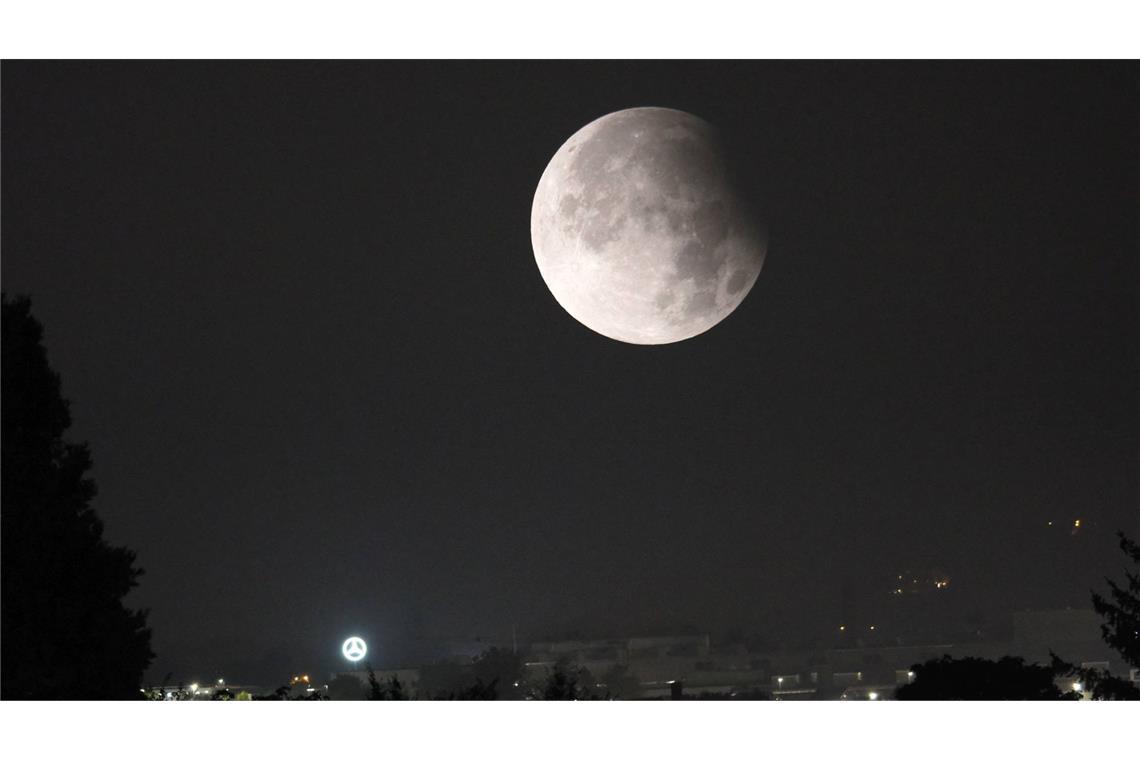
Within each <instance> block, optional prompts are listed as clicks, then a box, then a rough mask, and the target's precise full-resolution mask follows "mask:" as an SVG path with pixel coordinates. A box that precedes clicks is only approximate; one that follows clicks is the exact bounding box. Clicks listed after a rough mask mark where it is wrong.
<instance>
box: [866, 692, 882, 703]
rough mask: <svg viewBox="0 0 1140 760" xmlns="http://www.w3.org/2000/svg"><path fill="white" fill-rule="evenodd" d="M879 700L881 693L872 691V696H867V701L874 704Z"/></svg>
mask: <svg viewBox="0 0 1140 760" xmlns="http://www.w3.org/2000/svg"><path fill="white" fill-rule="evenodd" d="M878 698H879V692H877V691H872V692H871V693H870V694H868V695H867V699H869V700H871V701H872V702H874V701H875V700H876V699H878Z"/></svg>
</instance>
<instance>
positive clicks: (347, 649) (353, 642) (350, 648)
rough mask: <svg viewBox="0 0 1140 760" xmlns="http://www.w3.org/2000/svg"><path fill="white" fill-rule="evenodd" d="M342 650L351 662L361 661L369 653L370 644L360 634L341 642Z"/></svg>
mask: <svg viewBox="0 0 1140 760" xmlns="http://www.w3.org/2000/svg"><path fill="white" fill-rule="evenodd" d="M340 652H341V654H343V655H344V658H345V659H346V660H348V661H349V662H360V661H361V660H363V659H364V655H365V654H367V653H368V645H367V644H365V643H364V639H362V638H360V637H359V636H350V637H348V638H347V639H345V640H344V643H343V644H341V646H340Z"/></svg>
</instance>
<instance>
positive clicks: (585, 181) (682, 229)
mask: <svg viewBox="0 0 1140 760" xmlns="http://www.w3.org/2000/svg"><path fill="white" fill-rule="evenodd" d="M530 236H531V243H532V244H533V246H534V258H535V260H536V261H537V262H538V269H539V271H540V272H541V273H542V278H543V279H544V280H545V281H546V285H547V287H549V288H550V292H551V293H552V294H554V298H555V299H556V300H557V301H558V303H559V304H561V305H562V308H564V309H566V311H568V312H569V313H570V315H571V316H572V317H574V318H575V319H577V320H578V321H579V322H581V323H582V324H584V325H585V326H586V327H589V328H590V329H591V330H594V331H595V332H599V333H601V334H602V335H605V336H608V337H610V338H613V339H615V340H620V341H624V342H626V343H641V344H657V343H674V342H676V341H679V340H685V339H686V338H691V337H693V336H694V335H699V334H700V333H702V332H704V331H705V330H708V329H709V328H710V327H712V326H713V325H715V324H716V323H718V322H720V321H721V320H722V319H724V318H725V317H727V316H728V315H729V314H731V313H732V311H733V309H735V308H736V307H737V306H739V305H740V302H741V301H743V300H744V297H745V296H746V295H748V291H749V290H751V289H752V286H753V284H755V282H756V278H757V277H758V276H759V274H760V267H761V266H763V264H764V255H765V248H766V241H765V238H764V234H763V232H762V230H761V228H760V226H759V224H758V222H757V221H756V220H755V219H752V218H751V217H750V216H749V215H748V213H747V212H746V211H745V210H744V204H743V203H741V201H740V199H739V197H738V196H737V195H736V193H735V192H734V191H733V188H732V186H731V184H730V182H729V179H728V174H727V171H726V165H725V157H724V156H723V154H722V151H721V147H720V142H719V140H718V138H717V135H716V130H715V129H714V128H713V127H712V126H711V125H710V124H708V123H707V122H705V121H703V120H702V119H699V118H697V117H696V116H693V115H692V114H689V113H685V112H684V111H675V110H673V109H669V108H630V109H627V110H625V111H617V112H616V113H611V114H609V115H608V116H603V117H602V118H600V119H597V120H596V121H593V122H590V123H589V124H587V125H586V126H584V127H582V129H580V130H578V131H577V132H576V133H575V134H574V135H573V136H572V137H571V138H570V139H569V140H567V141H566V143H565V144H564V145H563V146H562V147H561V148H559V149H558V152H557V153H555V154H554V158H552V159H551V160H550V163H549V164H548V165H547V167H546V171H544V172H543V173H542V179H540V180H539V182H538V189H537V190H536V191H535V194H534V205H533V207H532V208H531V217H530Z"/></svg>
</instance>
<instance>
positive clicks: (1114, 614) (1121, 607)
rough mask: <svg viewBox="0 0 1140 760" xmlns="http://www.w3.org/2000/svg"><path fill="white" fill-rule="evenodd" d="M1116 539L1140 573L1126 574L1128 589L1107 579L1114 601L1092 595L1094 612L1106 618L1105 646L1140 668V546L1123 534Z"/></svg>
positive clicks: (1102, 633) (1125, 572)
mask: <svg viewBox="0 0 1140 760" xmlns="http://www.w3.org/2000/svg"><path fill="white" fill-rule="evenodd" d="M1117 536H1118V537H1119V538H1120V550H1121V551H1122V552H1124V553H1125V555H1127V556H1128V557H1129V558H1130V559H1131V560H1132V563H1133V564H1134V565H1136V567H1137V572H1134V573H1133V572H1128V571H1127V570H1125V571H1124V575H1125V577H1126V578H1128V588H1127V589H1124V588H1121V587H1120V586H1118V585H1117V584H1116V583H1114V582H1113V581H1112V580H1111V579H1109V578H1106V579H1105V581H1106V582H1107V583H1108V587H1109V591H1110V594H1111V596H1112V601H1109V600H1107V599H1105V598H1104V597H1103V596H1101V595H1100V594H1098V593H1096V592H1093V595H1092V603H1093V609H1095V610H1096V611H1097V614H1098V615H1100V616H1101V617H1102V618H1104V623H1103V624H1102V625H1101V627H1100V631H1101V635H1102V636H1103V637H1104V640H1105V643H1107V644H1108V645H1109V646H1110V647H1112V648H1113V649H1115V650H1116V651H1117V652H1119V653H1120V656H1121V657H1122V658H1123V659H1124V661H1125V662H1127V663H1128V664H1129V665H1131V666H1132V667H1134V668H1140V546H1138V545H1137V544H1136V542H1135V541H1131V540H1129V539H1128V537H1127V536H1125V535H1124V533H1123V532H1120V533H1117Z"/></svg>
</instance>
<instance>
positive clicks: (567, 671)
mask: <svg viewBox="0 0 1140 760" xmlns="http://www.w3.org/2000/svg"><path fill="white" fill-rule="evenodd" d="M593 686H594V679H593V677H592V676H591V675H590V671H589V670H587V669H586V668H576V667H574V665H573V664H572V663H571V662H570V661H569V660H565V659H562V660H559V661H558V662H557V663H555V665H554V668H553V669H552V670H551V671H550V675H549V676H548V677H547V679H546V686H545V688H544V689H543V691H542V698H543V699H550V700H575V699H594V697H595V694H594V689H593Z"/></svg>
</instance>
